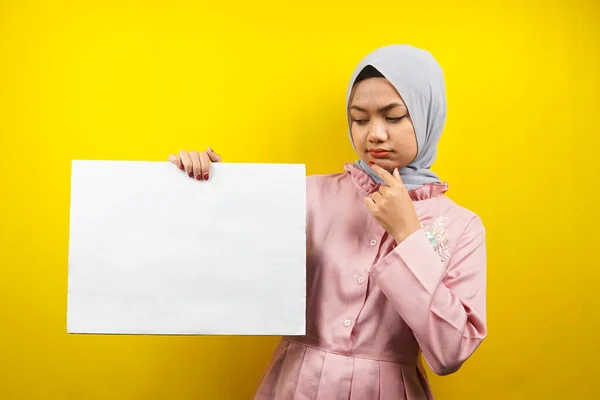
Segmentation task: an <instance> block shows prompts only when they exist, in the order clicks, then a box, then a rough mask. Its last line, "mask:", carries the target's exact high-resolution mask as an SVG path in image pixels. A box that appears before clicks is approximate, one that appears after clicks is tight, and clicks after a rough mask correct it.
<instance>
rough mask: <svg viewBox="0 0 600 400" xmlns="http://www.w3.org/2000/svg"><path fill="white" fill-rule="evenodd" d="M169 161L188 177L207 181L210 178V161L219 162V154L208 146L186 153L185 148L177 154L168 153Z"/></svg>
mask: <svg viewBox="0 0 600 400" xmlns="http://www.w3.org/2000/svg"><path fill="white" fill-rule="evenodd" d="M169 161H170V162H172V163H173V164H175V166H176V167H177V168H179V169H180V170H182V171H184V172H185V173H186V174H187V175H188V176H189V177H190V178H195V179H196V180H199V181H207V180H208V179H209V178H210V163H211V162H220V161H221V156H220V155H218V154H217V153H215V152H214V151H213V149H211V148H210V147H208V148H207V149H206V151H203V152H197V151H196V150H192V151H190V152H189V153H188V152H187V151H186V150H181V151H180V152H179V156H176V155H175V154H171V155H169Z"/></svg>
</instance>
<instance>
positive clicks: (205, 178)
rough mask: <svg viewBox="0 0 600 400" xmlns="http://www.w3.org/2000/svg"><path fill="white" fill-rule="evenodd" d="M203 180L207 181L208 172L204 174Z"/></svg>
mask: <svg viewBox="0 0 600 400" xmlns="http://www.w3.org/2000/svg"><path fill="white" fill-rule="evenodd" d="M204 180H205V181H207V180H208V172H207V173H206V174H204Z"/></svg>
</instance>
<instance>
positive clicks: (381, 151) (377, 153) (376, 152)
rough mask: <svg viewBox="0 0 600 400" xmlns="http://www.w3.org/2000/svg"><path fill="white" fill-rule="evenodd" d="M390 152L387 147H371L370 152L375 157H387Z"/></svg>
mask: <svg viewBox="0 0 600 400" xmlns="http://www.w3.org/2000/svg"><path fill="white" fill-rule="evenodd" d="M389 153H390V152H389V151H388V150H385V149H369V154H370V155H371V157H374V158H385V157H387V155H388V154H389Z"/></svg>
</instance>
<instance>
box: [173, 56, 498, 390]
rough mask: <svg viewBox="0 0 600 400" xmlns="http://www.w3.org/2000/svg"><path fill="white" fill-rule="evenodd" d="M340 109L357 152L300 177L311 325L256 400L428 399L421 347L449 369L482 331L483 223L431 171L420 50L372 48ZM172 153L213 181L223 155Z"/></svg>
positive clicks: (435, 76)
mask: <svg viewBox="0 0 600 400" xmlns="http://www.w3.org/2000/svg"><path fill="white" fill-rule="evenodd" d="M347 113H348V121H349V127H350V129H349V131H350V140H351V141H352V144H353V146H354V148H355V150H356V152H357V153H358V155H359V157H360V160H359V161H357V162H356V163H354V164H346V166H345V172H343V173H337V174H330V175H317V176H310V177H308V178H307V217H308V223H307V240H308V253H307V333H306V335H305V336H301V337H284V338H282V340H281V342H280V343H279V345H278V347H277V349H276V351H275V353H274V355H273V358H272V360H271V362H270V364H269V366H268V368H267V370H266V371H265V374H264V376H263V378H262V380H261V383H260V386H259V388H258V391H257V393H256V396H255V399H323V400H332V399H352V400H363V399H364V400H371V399H410V400H414V399H433V396H432V393H431V390H430V387H429V384H428V381H427V378H426V375H425V371H424V369H423V366H422V363H421V361H420V360H421V358H420V356H421V354H422V355H423V356H424V359H425V360H426V362H427V364H428V365H429V367H430V368H431V369H432V370H433V371H434V372H435V373H436V374H439V375H446V374H450V373H453V372H455V371H457V370H458V369H459V368H460V367H461V365H462V364H463V363H464V362H465V361H466V360H467V359H468V358H469V357H470V356H471V354H473V352H474V351H475V349H476V348H477V347H478V346H479V344H480V343H481V342H482V340H483V339H484V337H485V336H486V333H487V329H486V247H485V230H484V226H483V224H482V221H481V220H480V218H479V217H478V216H477V215H476V214H475V213H473V212H472V211H470V210H467V209H465V208H464V207H461V206H460V205H458V204H456V203H455V202H453V201H452V200H450V199H449V198H448V197H447V196H446V195H445V193H446V191H447V190H448V185H447V184H446V183H445V182H442V181H440V179H439V178H438V176H437V175H436V174H435V173H434V172H433V171H432V170H431V169H430V167H431V165H432V164H433V162H434V160H435V157H436V149H437V144H438V141H439V138H440V136H441V133H442V130H443V127H444V122H445V118H446V97H445V84H444V78H443V72H442V69H441V68H440V66H439V65H438V63H437V62H436V61H435V59H434V58H433V57H432V56H431V54H430V53H429V52H427V51H425V50H422V49H418V48H415V47H412V46H408V45H391V46H386V47H383V48H380V49H377V50H375V51H373V52H372V53H371V54H369V55H367V56H366V58H365V59H364V60H363V61H362V62H361V63H360V64H359V65H358V66H357V68H356V70H355V72H354V74H353V76H352V79H351V81H350V85H349V88H348V92H347ZM169 160H170V161H171V162H173V163H174V164H175V165H176V166H178V167H179V168H180V169H182V170H184V171H185V172H186V173H187V174H188V175H189V176H190V177H192V178H195V179H198V180H204V181H208V180H209V179H210V163H211V162H217V161H220V156H219V155H217V154H216V153H215V152H213V151H212V150H211V149H210V148H209V149H207V151H206V152H201V153H198V152H189V153H188V152H186V151H182V152H180V154H179V156H175V155H171V156H169Z"/></svg>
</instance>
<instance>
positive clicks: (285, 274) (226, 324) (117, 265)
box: [67, 161, 306, 335]
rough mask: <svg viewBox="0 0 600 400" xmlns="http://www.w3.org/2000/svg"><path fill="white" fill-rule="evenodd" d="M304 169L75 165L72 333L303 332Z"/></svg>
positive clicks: (119, 163)
mask: <svg viewBox="0 0 600 400" xmlns="http://www.w3.org/2000/svg"><path fill="white" fill-rule="evenodd" d="M305 228H306V171H305V166H304V165H302V164H235V163H215V164H212V165H211V174H210V180H209V181H208V182H202V181H196V180H193V179H191V178H189V177H187V175H185V173H183V172H181V171H179V170H178V169H177V168H176V167H175V166H174V165H172V164H170V163H168V162H137V161H73V164H72V176H71V220H70V238H69V278H68V279H69V282H68V291H69V293H68V311H67V331H68V332H69V333H99V334H188V335H193V334H199V335H302V334H304V333H305V307H306V229H305Z"/></svg>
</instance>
